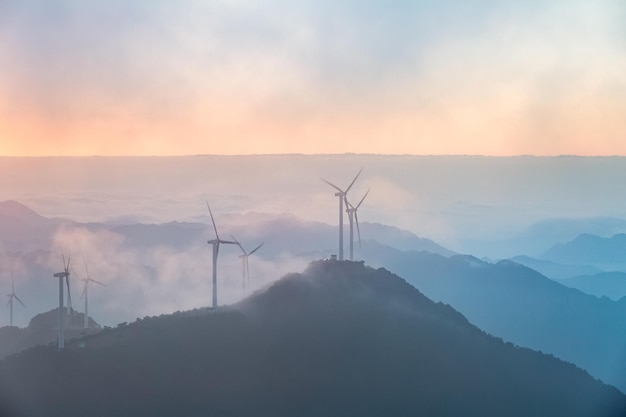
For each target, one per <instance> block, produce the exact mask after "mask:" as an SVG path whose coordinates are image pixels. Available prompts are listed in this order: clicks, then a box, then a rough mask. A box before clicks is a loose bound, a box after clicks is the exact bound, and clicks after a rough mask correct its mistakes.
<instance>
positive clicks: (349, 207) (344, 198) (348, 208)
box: [343, 195, 354, 211]
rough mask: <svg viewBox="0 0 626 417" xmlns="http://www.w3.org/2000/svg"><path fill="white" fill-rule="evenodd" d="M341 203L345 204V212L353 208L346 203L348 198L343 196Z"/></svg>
mask: <svg viewBox="0 0 626 417" xmlns="http://www.w3.org/2000/svg"><path fill="white" fill-rule="evenodd" d="M343 202H344V203H346V211H348V210H350V209H353V208H354V207H353V206H352V204H350V202H349V201H348V197H346V196H345V195H344V196H343Z"/></svg>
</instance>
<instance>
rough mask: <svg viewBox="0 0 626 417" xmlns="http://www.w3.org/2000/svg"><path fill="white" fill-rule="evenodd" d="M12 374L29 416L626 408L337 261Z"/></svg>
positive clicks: (99, 339) (616, 411) (96, 339)
mask: <svg viewBox="0 0 626 417" xmlns="http://www.w3.org/2000/svg"><path fill="white" fill-rule="evenodd" d="M79 346H84V347H79ZM0 378H1V379H0V392H1V393H2V394H0V395H2V396H3V397H4V398H3V400H4V404H5V414H4V415H16V416H38V415H46V416H61V415H63V416H68V417H72V416H81V417H86V416H101V415H116V416H126V415H129V416H130V415H133V416H139V415H146V416H148V415H149V416H172V415H184V416H207V415H210V416H245V415H251V416H252V415H254V416H259V415H262V416H294V415H297V416H346V415H359V416H381V415H394V416H403V415H406V416H408V415H427V416H460V415H463V416H481V417H487V416H504V415H506V416H530V415H549V416H570V417H576V416H615V417H618V416H623V415H624V413H625V412H626V397H625V396H624V395H623V394H622V393H620V392H619V391H618V390H616V389H615V388H613V387H610V386H607V385H604V384H602V383H601V382H599V381H597V380H594V379H593V378H592V377H590V376H589V375H588V374H587V373H585V372H584V371H582V370H580V369H579V368H576V367H575V366H573V365H571V364H567V363H565V362H562V361H560V360H558V359H556V358H554V357H552V356H548V355H544V354H541V353H538V352H534V351H531V350H529V349H525V348H519V347H516V346H514V345H512V344H510V343H504V342H502V341H501V340H500V339H497V338H494V337H492V336H489V335H487V334H486V333H484V332H482V331H481V330H479V329H478V328H476V327H475V326H473V325H472V324H470V323H469V322H468V321H467V320H466V319H465V318H464V317H463V316H462V315H461V314H459V313H458V312H457V311H455V310H453V309H452V308H451V307H449V306H447V305H443V304H440V303H435V302H433V301H431V300H429V299H428V298H426V297H425V296H424V295H423V294H422V293H420V292H419V291H418V290H416V289H415V288H413V287H411V286H410V285H409V284H408V283H407V282H405V281H404V280H402V279H401V278H399V277H397V276H395V275H393V274H391V273H389V272H387V271H386V270H383V269H378V270H375V269H372V268H369V267H366V266H364V265H363V264H362V263H355V262H337V261H318V262H314V263H312V264H311V265H310V266H309V268H308V269H306V270H305V271H304V272H303V273H301V274H290V275H288V276H286V277H284V278H283V279H281V280H279V281H277V282H275V283H274V284H273V285H271V286H270V287H269V288H267V289H266V290H264V291H261V292H258V293H256V294H255V295H253V296H252V297H250V298H248V299H246V300H244V301H242V302H240V303H239V304H236V305H233V306H231V307H228V308H220V309H219V310H216V311H211V310H208V309H201V310H196V311H190V312H185V313H179V314H173V315H168V316H160V317H153V318H148V319H144V320H140V321H137V322H135V323H131V324H129V325H123V326H119V327H118V328H116V329H108V330H104V331H103V332H101V333H99V334H97V335H93V336H90V337H87V338H84V339H83V340H82V344H80V345H78V344H74V345H70V347H69V348H68V349H66V350H64V351H61V352H59V351H57V350H56V349H54V348H53V347H38V348H33V349H30V350H27V351H25V352H23V353H21V354H18V355H15V356H12V357H10V358H8V359H6V360H4V361H3V362H0ZM7 413H8V414H7Z"/></svg>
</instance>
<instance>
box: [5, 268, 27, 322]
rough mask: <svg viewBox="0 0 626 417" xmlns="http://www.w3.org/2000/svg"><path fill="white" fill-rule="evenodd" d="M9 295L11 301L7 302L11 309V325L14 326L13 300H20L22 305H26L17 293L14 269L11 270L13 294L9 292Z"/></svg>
mask: <svg viewBox="0 0 626 417" xmlns="http://www.w3.org/2000/svg"><path fill="white" fill-rule="evenodd" d="M7 297H9V302H8V303H7V305H8V306H9V311H10V318H11V321H10V324H11V326H13V300H17V301H19V302H20V304H21V305H22V307H26V306H25V305H24V303H23V302H22V300H20V299H19V297H18V296H17V294H15V282H14V281H13V271H11V294H7Z"/></svg>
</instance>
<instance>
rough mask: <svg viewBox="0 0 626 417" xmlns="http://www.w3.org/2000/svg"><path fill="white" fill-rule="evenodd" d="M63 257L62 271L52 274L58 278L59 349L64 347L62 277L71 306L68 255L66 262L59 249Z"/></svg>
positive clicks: (63, 255) (62, 254)
mask: <svg viewBox="0 0 626 417" xmlns="http://www.w3.org/2000/svg"><path fill="white" fill-rule="evenodd" d="M61 256H62V257H63V268H64V269H63V272H57V273H55V274H53V275H52V276H53V277H55V278H58V279H59V349H63V348H64V347H65V329H64V325H65V317H63V278H65V281H66V282H67V298H68V304H69V305H70V307H69V308H71V303H70V302H69V300H71V298H70V256H68V257H67V263H66V262H65V254H64V253H63V251H61Z"/></svg>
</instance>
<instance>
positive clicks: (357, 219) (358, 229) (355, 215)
mask: <svg viewBox="0 0 626 417" xmlns="http://www.w3.org/2000/svg"><path fill="white" fill-rule="evenodd" d="M356 213H357V212H356V211H355V212H354V220H355V221H356V233H357V235H358V236H359V248H360V247H361V228H360V227H359V215H358V214H356Z"/></svg>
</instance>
